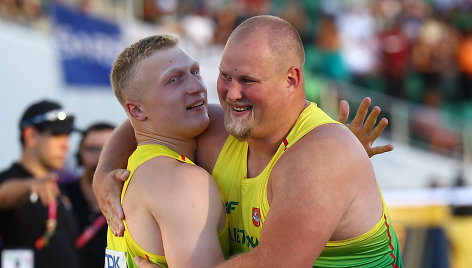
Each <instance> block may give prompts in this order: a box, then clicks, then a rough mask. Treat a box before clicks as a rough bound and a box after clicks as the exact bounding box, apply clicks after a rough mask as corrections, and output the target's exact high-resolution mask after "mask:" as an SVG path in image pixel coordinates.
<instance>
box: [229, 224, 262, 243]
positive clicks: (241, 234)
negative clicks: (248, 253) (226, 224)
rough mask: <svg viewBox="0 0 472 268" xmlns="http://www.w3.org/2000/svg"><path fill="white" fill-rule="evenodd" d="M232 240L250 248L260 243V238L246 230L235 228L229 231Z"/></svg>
mask: <svg viewBox="0 0 472 268" xmlns="http://www.w3.org/2000/svg"><path fill="white" fill-rule="evenodd" d="M229 234H230V238H231V241H233V242H236V243H238V244H242V245H245V246H247V247H248V248H255V247H256V246H257V245H258V244H259V239H257V237H254V236H249V235H247V234H246V232H245V231H244V230H241V229H238V228H233V231H232V232H229Z"/></svg>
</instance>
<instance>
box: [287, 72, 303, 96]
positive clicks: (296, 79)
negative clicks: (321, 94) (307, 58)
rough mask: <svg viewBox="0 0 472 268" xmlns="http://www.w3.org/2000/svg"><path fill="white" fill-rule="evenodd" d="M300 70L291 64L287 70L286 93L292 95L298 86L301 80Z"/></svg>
mask: <svg viewBox="0 0 472 268" xmlns="http://www.w3.org/2000/svg"><path fill="white" fill-rule="evenodd" d="M302 75H303V74H302V70H300V68H298V67H297V66H292V67H290V68H289V69H288V71H287V94H288V95H292V94H293V93H294V92H296V91H297V89H298V88H299V87H300V83H301V81H302Z"/></svg>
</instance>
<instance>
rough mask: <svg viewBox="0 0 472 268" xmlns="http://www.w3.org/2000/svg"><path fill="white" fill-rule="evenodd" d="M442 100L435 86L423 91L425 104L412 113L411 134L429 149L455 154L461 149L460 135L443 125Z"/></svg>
mask: <svg viewBox="0 0 472 268" xmlns="http://www.w3.org/2000/svg"><path fill="white" fill-rule="evenodd" d="M443 102H444V98H443V95H442V93H441V92H440V91H439V90H438V89H437V88H431V89H430V90H429V91H427V92H426V93H425V100H424V103H425V104H426V105H424V106H423V105H422V106H419V107H418V108H417V109H416V110H415V111H414V113H413V115H412V120H411V122H410V126H411V136H412V137H413V138H415V139H417V140H419V141H423V144H425V145H426V148H428V149H429V150H431V151H435V152H438V153H447V154H450V155H451V156H453V155H454V156H455V155H456V154H457V153H460V150H461V149H460V148H461V137H460V135H459V134H458V133H456V132H454V131H451V130H449V129H448V128H446V127H445V124H444V122H443V118H442V116H441V110H440V109H439V108H440V106H441V105H442V103H443Z"/></svg>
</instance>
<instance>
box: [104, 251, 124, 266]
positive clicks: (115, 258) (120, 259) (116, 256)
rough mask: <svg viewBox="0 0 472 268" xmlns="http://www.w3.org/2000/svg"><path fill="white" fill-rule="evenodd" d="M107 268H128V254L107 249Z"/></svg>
mask: <svg viewBox="0 0 472 268" xmlns="http://www.w3.org/2000/svg"><path fill="white" fill-rule="evenodd" d="M105 268H127V266H126V253H125V252H120V251H116V250H112V249H109V248H105Z"/></svg>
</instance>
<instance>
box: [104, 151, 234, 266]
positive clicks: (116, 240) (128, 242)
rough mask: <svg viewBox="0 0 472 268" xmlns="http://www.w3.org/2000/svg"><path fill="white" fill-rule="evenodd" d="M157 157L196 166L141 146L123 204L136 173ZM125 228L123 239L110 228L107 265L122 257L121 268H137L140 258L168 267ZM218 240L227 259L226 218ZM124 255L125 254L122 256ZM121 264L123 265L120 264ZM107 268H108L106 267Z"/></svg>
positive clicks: (130, 162)
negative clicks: (145, 163)
mask: <svg viewBox="0 0 472 268" xmlns="http://www.w3.org/2000/svg"><path fill="white" fill-rule="evenodd" d="M157 156H169V157H172V158H175V159H176V160H178V161H181V162H185V163H188V164H191V165H195V164H194V163H193V162H192V161H191V160H189V159H188V158H186V157H185V156H183V155H180V154H178V153H176V152H175V151H173V150H171V149H169V148H168V147H166V146H163V145H158V144H146V145H139V146H138V147H137V148H136V150H135V151H134V152H133V154H132V155H131V156H130V157H129V159H128V167H127V169H128V170H129V171H130V175H129V179H128V180H126V181H125V183H124V185H123V190H122V192H121V203H122V204H123V198H124V196H125V193H126V189H127V187H128V185H129V182H130V181H131V180H132V176H133V174H134V171H135V170H136V169H137V168H138V167H139V166H140V165H141V164H143V163H144V162H146V161H148V160H150V159H152V158H154V157H157ZM123 224H124V226H125V231H124V235H123V236H122V237H116V236H115V235H114V234H113V233H112V232H111V229H110V228H108V234H107V252H106V256H105V262H106V263H105V264H107V263H108V264H110V265H111V264H114V263H119V261H118V260H117V259H119V258H120V257H121V260H120V261H123V259H124V258H125V259H126V265H127V266H124V265H118V266H119V267H123V266H124V267H137V266H136V265H135V263H134V257H135V256H140V257H141V258H144V259H147V260H148V261H150V262H152V263H155V264H158V265H159V266H161V267H167V262H166V258H165V256H161V255H156V254H152V253H149V252H147V251H145V250H144V249H142V248H141V247H140V246H139V245H138V244H137V243H136V242H135V241H134V239H133V237H132V236H131V234H130V233H129V232H128V226H126V220H124V221H123ZM218 238H219V240H220V245H221V248H222V250H223V254H224V256H225V258H228V257H229V252H230V250H229V233H228V218H226V223H225V225H224V227H223V229H222V230H221V231H220V232H219V233H218ZM121 253H124V254H121ZM120 264H123V262H122V263H120ZM105 267H108V266H107V265H105Z"/></svg>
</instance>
